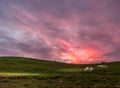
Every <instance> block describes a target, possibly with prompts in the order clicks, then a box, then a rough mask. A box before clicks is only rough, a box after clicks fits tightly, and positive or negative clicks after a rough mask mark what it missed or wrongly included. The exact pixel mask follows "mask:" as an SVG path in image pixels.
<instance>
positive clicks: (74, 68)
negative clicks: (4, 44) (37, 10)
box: [0, 57, 120, 88]
mask: <svg viewBox="0 0 120 88" xmlns="http://www.w3.org/2000/svg"><path fill="white" fill-rule="evenodd" d="M102 65H105V66H107V67H98V64H88V65H70V64H64V63H57V62H49V61H42V60H35V59H28V58H21V57H1V58H0V88H120V62H111V63H102ZM86 67H93V68H94V70H93V71H84V70H85V68H86Z"/></svg>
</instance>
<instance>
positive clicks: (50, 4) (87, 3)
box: [0, 0, 120, 64]
mask: <svg viewBox="0 0 120 88" xmlns="http://www.w3.org/2000/svg"><path fill="white" fill-rule="evenodd" d="M0 56H20V57H31V58H37V59H41V60H50V61H58V62H65V63H72V64H84V63H94V62H104V61H105V62H106V61H107V62H108V61H120V0H0Z"/></svg>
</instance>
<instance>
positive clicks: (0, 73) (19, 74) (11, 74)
mask: <svg viewBox="0 0 120 88" xmlns="http://www.w3.org/2000/svg"><path fill="white" fill-rule="evenodd" d="M0 76H5V77H12V76H47V75H46V74H44V73H10V72H0Z"/></svg>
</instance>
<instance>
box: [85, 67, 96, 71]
mask: <svg viewBox="0 0 120 88" xmlns="http://www.w3.org/2000/svg"><path fill="white" fill-rule="evenodd" d="M93 70H94V68H93V67H86V68H85V69H84V71H93Z"/></svg>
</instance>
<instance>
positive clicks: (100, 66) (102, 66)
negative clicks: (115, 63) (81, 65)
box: [97, 65, 108, 68]
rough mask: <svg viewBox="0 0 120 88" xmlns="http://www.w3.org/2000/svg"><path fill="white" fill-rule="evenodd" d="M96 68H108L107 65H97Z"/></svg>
mask: <svg viewBox="0 0 120 88" xmlns="http://www.w3.org/2000/svg"><path fill="white" fill-rule="evenodd" d="M97 67H98V68H106V67H108V66H107V65H98V66H97Z"/></svg>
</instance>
